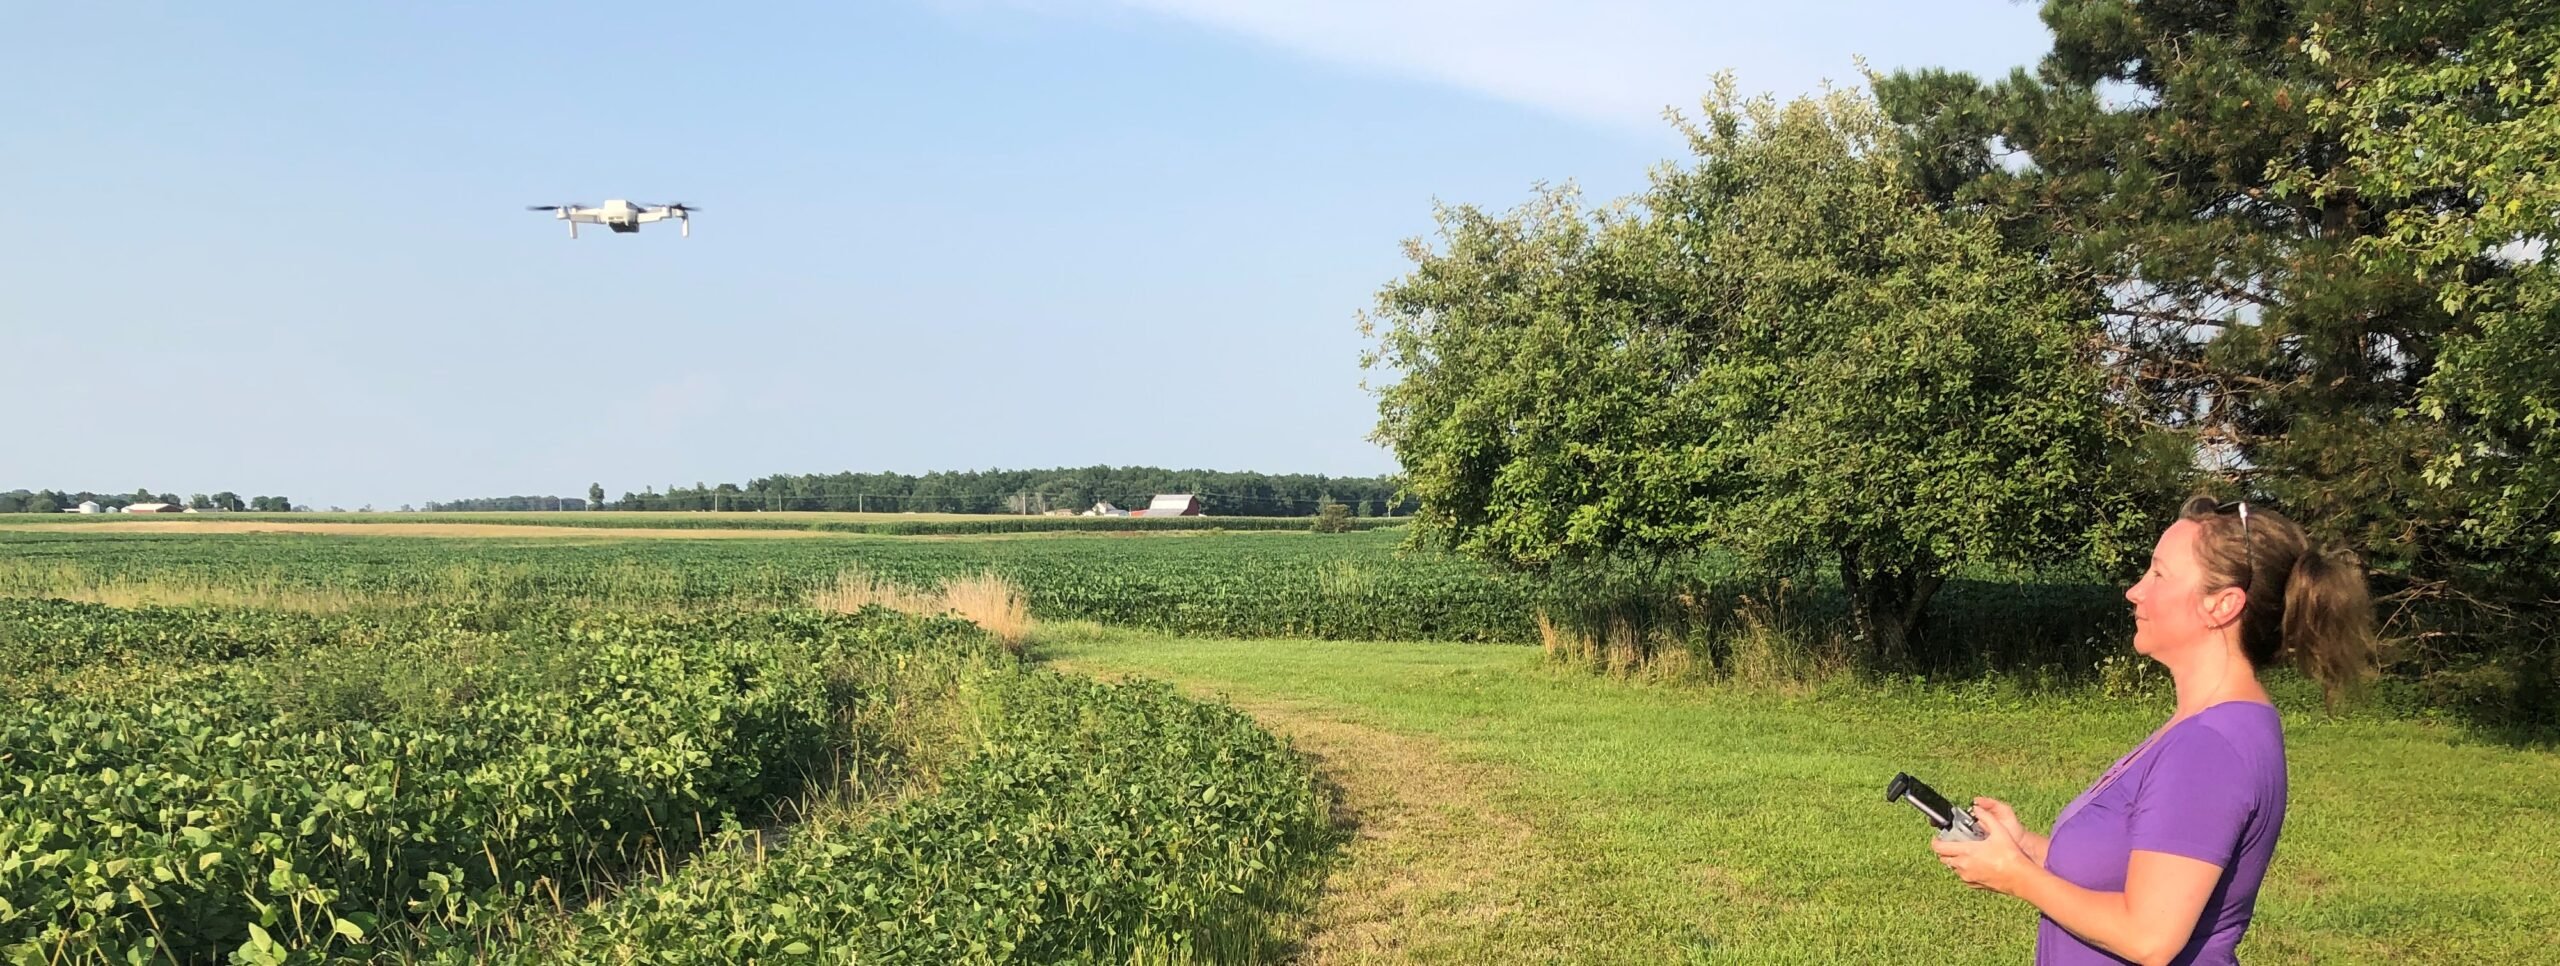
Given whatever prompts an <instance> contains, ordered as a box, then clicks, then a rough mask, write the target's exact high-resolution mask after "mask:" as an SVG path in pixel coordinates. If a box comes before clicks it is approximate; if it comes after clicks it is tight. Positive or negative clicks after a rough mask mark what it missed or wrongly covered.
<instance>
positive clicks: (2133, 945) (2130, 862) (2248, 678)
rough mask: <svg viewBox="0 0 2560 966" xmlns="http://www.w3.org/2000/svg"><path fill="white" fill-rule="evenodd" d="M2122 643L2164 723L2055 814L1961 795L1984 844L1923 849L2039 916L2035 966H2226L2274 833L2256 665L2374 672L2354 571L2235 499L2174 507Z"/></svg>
mask: <svg viewBox="0 0 2560 966" xmlns="http://www.w3.org/2000/svg"><path fill="white" fill-rule="evenodd" d="M2125 599H2127V600H2130V601H2132V602H2133V622H2134V631H2133V649H2134V650H2135V651H2136V652H2139V653H2141V654H2143V655H2144V656H2146V657H2149V658H2151V659H2152V660H2155V661H2158V662H2160V663H2161V664H2162V665H2163V666H2166V667H2167V668H2168V669H2169V675H2170V678H2171V679H2172V680H2174V681H2175V682H2176V683H2177V689H2178V707H2177V712H2176V713H2175V714H2172V715H2170V716H2169V720H2168V722H2167V723H2166V724H2163V725H2161V726H2160V730H2158V731H2155V732H2152V734H2151V737H2149V738H2148V739H2145V740H2144V741H2143V742H2142V744H2140V745H2138V746H2136V747H2135V748H2134V749H2133V750H2132V751H2131V752H2128V753H2126V755H2125V756H2124V757H2123V758H2120V759H2117V760H2116V763H2115V765H2114V767H2111V768H2109V769H2107V772H2106V774H2104V775H2102V776H2100V777H2099V779H2098V780H2097V782H2096V783H2095V784H2092V785H2090V786H2089V788H2088V790H2087V791H2084V792H2081V793H2080V797H2079V798H2076V799H2074V800H2072V802H2071V804H2070V805H2068V806H2065V807H2064V808H2063V810H2062V814H2061V816H2060V817H2059V818H2057V819H2055V820H2054V823H2053V834H2052V836H2051V837H2047V836H2043V835H2037V834H2035V833H2033V832H2029V831H2027V829H2026V827H2025V825H2024V824H2022V823H2021V822H2019V820H2018V815H2017V812H2016V811H2014V810H2012V809H2011V808H2010V807H2009V806H2008V804H2007V803H2005V802H2001V801H1999V800H1998V799H1991V798H1977V799H1974V803H1973V804H1974V809H1973V814H1974V816H1975V817H1976V818H1977V819H1980V820H1981V821H1980V822H1979V823H1978V824H1980V825H1981V826H1982V827H1983V831H1984V833H1985V834H1986V835H1987V836H1988V838H1986V839H1984V840H1983V841H1980V842H1935V843H1933V845H1934V847H1935V848H1936V849H1937V852H1938V858H1939V860H1940V861H1942V862H1945V863H1946V865H1947V867H1948V868H1950V869H1953V870H1955V873H1956V875H1957V876H1958V877H1960V878H1962V879H1963V880H1964V882H1965V884H1966V885H1970V886H1972V887H1974V888H1977V889H1989V890H1991V891H1994V892H2000V893H2004V894H2007V895H2012V896H2016V897H2018V898H2020V899H2024V900H2026V901H2027V902H2028V903H2030V904H2032V905H2034V906H2035V907H2036V909H2037V910H2039V911H2041V912H2042V913H2044V917H2043V920H2042V922H2041V923H2040V924H2039V926H2038V928H2037V931H2036V962H2038V963H2116V962H2126V961H2131V962H2137V963H2232V962H2237V958H2236V956H2235V955H2234V951H2235V950H2236V949H2238V948H2239V945H2240V936H2241V934H2242V933H2244V932H2247V931H2248V928H2249V917H2250V914H2251V912H2252V910H2253V909H2254V908H2255V907H2256V905H2257V899H2258V883H2259V881H2260V880H2261V879H2263V878H2265V877H2266V874H2267V862H2268V860H2269V859H2271V858H2273V857H2274V855H2275V848H2276V836H2277V834H2278V833H2280V832H2281V831H2283V829H2284V807H2285V765H2284V734H2283V731H2282V730H2281V729H2280V728H2279V727H2278V723H2277V720H2276V709H2275V707H2274V705H2272V704H2270V703H2269V702H2268V700H2267V692H2266V689H2264V688H2262V687H2259V685H2258V673H2257V672H2258V669H2259V668H2261V667H2264V666H2266V665H2267V664H2269V663H2270V662H2273V661H2275V660H2276V659H2277V658H2279V657H2291V658H2293V659H2294V660H2296V661H2298V662H2299V663H2301V665H2302V666H2303V667H2304V668H2305V669H2306V670H2307V671H2309V672H2310V673H2311V674H2312V675H2313V676H2315V677H2317V678H2319V679H2320V682H2321V683H2322V684H2323V685H2324V686H2327V687H2329V688H2331V689H2333V690H2334V689H2335V688H2338V687H2342V686H2344V685H2346V684H2349V683H2351V682H2352V681H2353V680H2354V679H2355V678H2356V677H2357V676H2358V675H2360V674H2361V673H2362V672H2363V668H2364V667H2365V666H2366V665H2367V663H2368V662H2369V661H2370V654H2371V650H2372V642H2373V606H2372V603H2371V602H2370V600H2369V599H2368V598H2367V596H2366V593H2365V584H2364V573H2363V570H2362V568H2361V567H2359V566H2358V565H2356V564H2355V563H2353V562H2352V561H2350V560H2341V559H2339V558H2337V557H2333V556H2331V555H2330V554H2329V553H2327V552H2325V551H2322V550H2320V549H2318V548H2315V547H2313V546H2311V545H2310V543H2309V541H2308V540H2307V539H2306V538H2305V537H2304V535H2303V532H2302V528H2301V527H2299V526H2296V525H2294V523H2293V521H2291V520H2287V519H2285V518H2284V517H2282V516H2279V515H2277V514H2274V513H2269V512H2267V511H2266V510H2265V509H2263V508H2256V507H2251V506H2250V505H2249V504H2247V503H2245V502H2244V503H2221V504H2217V503H2215V502H2214V501H2213V500H2212V499H2211V498H2209V497H2198V498H2196V499H2193V500H2189V501H2187V504H2186V506H2185V507H2184V508H2183V509H2182V511H2181V512H2180V513H2179V519H2178V521H2177V522H2176V523H2175V524H2172V525H2171V526H2170V527H2169V529H2168V531H2167V532H2165V533H2162V534H2161V535H2160V542H2159V544H2158V545H2157V546H2155V547H2154V548H2153V549H2152V552H2151V569H2150V571H2149V573H2147V574H2145V575H2144V576H2143V578H2142V581H2141V582H2140V583H2137V584H2135V585H2134V586H2133V589H2131V590H2128V591H2126V592H2125Z"/></svg>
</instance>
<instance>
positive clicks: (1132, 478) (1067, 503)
mask: <svg viewBox="0 0 2560 966" xmlns="http://www.w3.org/2000/svg"><path fill="white" fill-rule="evenodd" d="M1160 493H1189V494H1194V495H1197V496H1199V497H1200V501H1201V505H1202V507H1203V509H1204V512H1206V513H1208V514H1210V515H1212V516H1287V517H1306V516H1309V515H1312V514H1313V513H1315V510H1316V507H1317V505H1318V504H1319V503H1322V502H1323V501H1324V500H1326V499H1330V497H1328V496H1326V495H1325V494H1328V493H1339V494H1340V495H1342V496H1344V497H1345V498H1349V499H1354V500H1364V499H1375V500H1378V501H1381V503H1382V504H1385V505H1399V504H1401V503H1402V500H1401V499H1400V498H1399V497H1398V495H1397V492H1396V482H1395V481H1394V480H1393V479H1389V478H1384V477H1328V476H1323V475H1318V474H1307V473H1283V474H1271V473H1253V472H1225V471H1218V470H1198V469H1186V470H1174V469H1165V468H1161V467H1153V466H1082V467H1058V468H1055V469H1037V470H983V471H981V470H964V471H959V472H937V473H926V474H924V475H922V476H914V475H909V474H905V473H808V474H795V473H782V474H776V475H773V476H768V477H760V478H757V479H753V480H749V481H747V483H746V485H745V486H743V487H741V486H739V485H738V484H735V483H722V484H718V485H717V486H716V487H714V486H705V485H703V484H702V483H699V482H697V483H695V484H694V485H693V486H690V487H680V486H669V487H667V490H666V492H664V493H658V492H643V493H625V494H623V495H622V499H620V500H618V501H615V503H614V504H613V508H614V509H617V510H819V511H854V512H882V511H887V512H897V511H911V512H917V513H1016V514H1019V513H1022V512H1023V511H1024V509H1025V506H1026V504H1027V505H1028V506H1029V507H1030V508H1031V511H1032V512H1035V513H1036V512H1038V511H1039V509H1041V508H1054V509H1069V510H1083V509H1085V508H1087V507H1090V506H1092V505H1094V504H1095V503H1096V502H1100V501H1108V502H1111V503H1114V504H1117V505H1119V506H1123V507H1140V506H1145V505H1146V503H1147V501H1148V500H1149V499H1150V498H1152V497H1154V496H1155V495H1156V494H1160Z"/></svg>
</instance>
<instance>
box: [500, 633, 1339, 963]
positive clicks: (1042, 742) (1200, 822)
mask: <svg viewBox="0 0 2560 966" xmlns="http://www.w3.org/2000/svg"><path fill="white" fill-rule="evenodd" d="M988 699H989V705H990V706H989V707H988V708H987V710H986V712H985V715H984V718H985V721H986V727H987V728H988V732H987V734H986V738H985V741H984V743H983V745H982V746H981V747H980V748H979V749H978V751H977V752H976V754H975V755H973V756H972V757H971V758H970V759H969V760H968V761H967V762H966V763H965V764H963V765H962V766H960V767H959V768H957V769H955V770H954V771H952V772H950V773H947V774H946V775H944V776H943V778H942V783H941V786H940V788H939V789H938V790H937V791H936V792H935V793H934V794H933V795H931V796H928V797H924V798H920V799H917V800H914V801H910V802H908V803H906V804H904V805H902V806H900V807H898V808H896V809H894V810H891V811H889V812H888V813H886V814H884V815H881V816H879V817H878V818H876V819H874V820H872V821H869V822H867V823H860V824H843V825H825V826H821V827H817V828H811V829H806V830H804V832H803V834H801V835H799V836H797V837H795V838H794V840H793V841H792V842H791V843H790V844H789V845H788V846H787V847H785V848H784V849H782V850H781V851H779V852H775V853H771V854H770V855H768V856H766V857H764V858H763V859H762V860H755V859H752V858H750V857H748V856H747V855H746V854H745V853H744V852H738V853H733V854H728V855H723V856H718V857H715V858H713V859H712V860H710V861H705V862H699V863H696V864H695V865H694V866H692V867H689V868H687V869H686V870H684V871H683V872H682V873H680V874H678V875H676V876H673V877H671V878H669V879H668V880H666V881H664V882H661V883H653V884H650V885H646V886H644V887H642V888H638V889H634V890H631V891H628V892H625V893H624V894H622V895H621V896H618V897H617V898H615V899H614V900H613V901H612V902H610V903H607V904H605V905H603V906H601V907H599V908H597V909H594V910H590V911H588V912H584V913H581V914H579V915H577V916H575V917H573V918H572V919H571V920H570V921H568V922H567V923H565V924H563V926H562V928H559V929H556V930H553V931H552V933H550V934H546V935H541V936H537V937H536V938H534V939H533V940H530V941H529V942H527V943H526V944H525V945H524V946H523V947H521V948H520V950H519V951H518V952H517V953H515V954H514V955H513V957H512V958H518V959H523V960H527V961H553V960H565V961H571V962H600V961H628V962H648V963H693V962H750V961H800V960H806V959H812V958H816V957H818V956H821V955H822V956H823V957H824V958H825V959H828V960H832V961H855V962H914V963H926V962H936V963H941V962H1037V963H1046V962H1095V963H1100V962H1131V961H1141V960H1155V961H1164V960H1175V959H1183V960H1192V961H1204V960H1205V961H1212V962H1247V961H1256V960H1260V959H1263V958H1267V957H1268V956H1269V955H1270V951H1269V949H1268V946H1269V944H1270V941H1271V939H1272V937H1271V936H1269V935H1268V934H1267V932H1266V929H1267V919H1268V918H1269V916H1270V913H1271V912H1272V911H1273V910H1275V909H1276V908H1279V907H1282V906H1284V905H1285V904H1286V903H1288V902H1290V901H1291V900H1292V899H1294V898H1296V897H1298V896H1301V895H1303V894H1304V892H1305V881H1304V880H1305V879H1306V878H1307V877H1308V875H1309V874H1310V872H1311V871H1312V870H1311V867H1310V862H1311V860H1312V859H1313V858H1314V857H1315V856H1316V855H1318V854H1319V853H1320V851H1321V850H1322V849H1323V848H1324V847H1325V846H1326V845H1327V834H1328V833H1327V827H1326V823H1325V804H1324V801H1323V799H1322V797H1321V796H1320V795H1319V793H1318V792H1317V790H1316V788H1315V785H1314V783H1313V781H1312V776H1311V775H1310V773H1309V771H1308V768H1307V765H1306V764H1305V763H1304V762H1303V761H1301V760H1300V759H1299V758H1298V757H1297V756H1296V755H1295V754H1294V753H1292V752H1291V751H1290V750H1289V749H1288V748H1287V747H1286V746H1284V745H1282V744H1281V743H1279V742H1278V741H1276V740H1274V739H1273V738H1272V737H1271V736H1270V735H1269V734H1267V733H1264V732H1263V731H1262V730H1261V729H1259V728H1257V727H1255V726H1254V724H1253V722H1252V720H1251V719H1250V718H1247V717H1245V716H1244V715H1243V714H1241V713H1239V712H1237V711H1235V710H1233V709H1231V708H1226V707H1221V706H1212V705H1203V704H1199V703H1197V702H1193V701H1191V700H1189V699H1186V698H1183V697H1182V696H1181V695H1179V694H1177V693H1175V692H1174V691H1173V689H1171V688H1169V687H1166V686H1165V685H1162V684H1157V683H1145V682H1139V683H1127V684H1117V685H1109V684H1101V683H1097V682H1094V681H1091V680H1087V679H1083V678H1073V677H1064V676H1060V675H1057V674H1052V673H1048V672H1045V671H1032V672H1028V673H1024V674H1020V675H1012V676H1007V677H1004V678H1001V679H998V680H996V681H993V682H991V684H990V687H989V690H988ZM707 924H719V928H705V927H706V925H707Z"/></svg>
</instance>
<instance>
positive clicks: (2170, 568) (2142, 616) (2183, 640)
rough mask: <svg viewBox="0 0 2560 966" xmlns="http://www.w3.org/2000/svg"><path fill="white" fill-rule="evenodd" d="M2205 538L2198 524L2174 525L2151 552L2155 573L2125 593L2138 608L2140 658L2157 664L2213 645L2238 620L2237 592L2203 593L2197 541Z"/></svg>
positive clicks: (2136, 634) (2136, 628)
mask: <svg viewBox="0 0 2560 966" xmlns="http://www.w3.org/2000/svg"><path fill="white" fill-rule="evenodd" d="M2203 532H2204V528H2203V527H2202V526H2199V525H2198V524H2197V523H2196V522H2195V521H2193V520H2180V521H2178V522H2176V523H2173V524H2170V526H2169V529H2168V530H2167V531H2166V532H2164V533H2162V534H2160V542H2159V543H2158V544H2155V545H2153V546H2152V548H2151V569H2150V570H2148V571H2146V572H2145V573H2144V574H2143V575H2142V580H2141V581H2140V582H2139V583H2136V584H2134V585H2133V589H2131V590H2127V591H2125V592H2124V599H2126V600H2129V601H2132V602H2133V649H2134V651H2135V653H2138V654H2143V655H2146V656H2148V657H2151V658H2154V659H2158V658H2160V657H2162V656H2163V655H2164V654H2169V653H2174V652H2176V651H2179V650H2182V649H2184V648H2185V647H2186V646H2188V645H2190V644H2194V643H2195V642H2198V641H2206V640H2211V639H2213V638H2214V637H2215V636H2216V635H2217V634H2218V633H2219V632H2221V631H2222V630H2223V629H2224V628H2226V627H2229V626H2230V625H2231V622H2232V620H2233V619H2234V618H2236V617H2238V616H2239V614H2240V605H2241V603H2242V598H2241V592H2240V590H2239V589H2238V588H2228V587H2227V588H2224V589H2222V590H2219V591H2215V592H2213V593H2206V592H2205V590H2204V586H2205V572H2204V561H2203V560H2202V559H2200V558H2199V557H2198V556H2197V555H2196V538H2197V537H2198V535H2200V534H2202V533H2203Z"/></svg>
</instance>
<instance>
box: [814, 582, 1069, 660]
mask: <svg viewBox="0 0 2560 966" xmlns="http://www.w3.org/2000/svg"><path fill="white" fill-rule="evenodd" d="M809 603H810V604H811V605H812V606H815V607H817V608H818V609H819V610H826V611H835V612H837V613H845V614H850V613H853V612H856V611H859V610H861V609H863V608H864V607H868V606H871V605H874V604H877V605H879V606H882V607H886V608H888V609H890V610H894V611H899V612H901V613H907V614H923V615H928V616H930V615H938V614H955V615H958V616H959V617H960V618H961V619H963V620H966V621H969V622H970V623H973V624H976V625H978V626H979V627H983V628H986V630H987V632H988V633H990V634H994V635H995V636H996V637H997V638H998V639H1000V640H1002V641H1004V644H1005V646H1006V647H1008V648H1011V649H1012V650H1013V651H1014V653H1017V654H1019V653H1021V652H1022V645H1023V642H1024V641H1025V640H1027V639H1028V638H1029V637H1030V635H1031V603H1030V600H1029V599H1028V598H1026V597H1024V596H1023V593H1022V587H1021V585H1019V584H1016V583H1014V582H1013V580H1012V579H1011V578H1008V577H1005V576H1004V575H1002V574H998V573H995V572H994V571H982V572H980V573H976V574H972V575H970V576H966V577H954V578H951V579H949V580H945V581H943V582H942V584H941V585H940V586H938V587H934V588H931V589H926V588H920V587H910V586H907V585H905V584H900V583H896V582H894V581H890V580H885V579H883V578H881V577H879V576H878V575H875V574H872V573H870V572H869V571H865V570H862V569H860V568H847V569H845V570H841V571H838V572H837V573H836V581H835V583H834V584H833V585H830V586H828V587H825V588H822V589H820V590H819V591H818V592H817V593H816V594H814V595H812V596H811V598H810V601H809Z"/></svg>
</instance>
